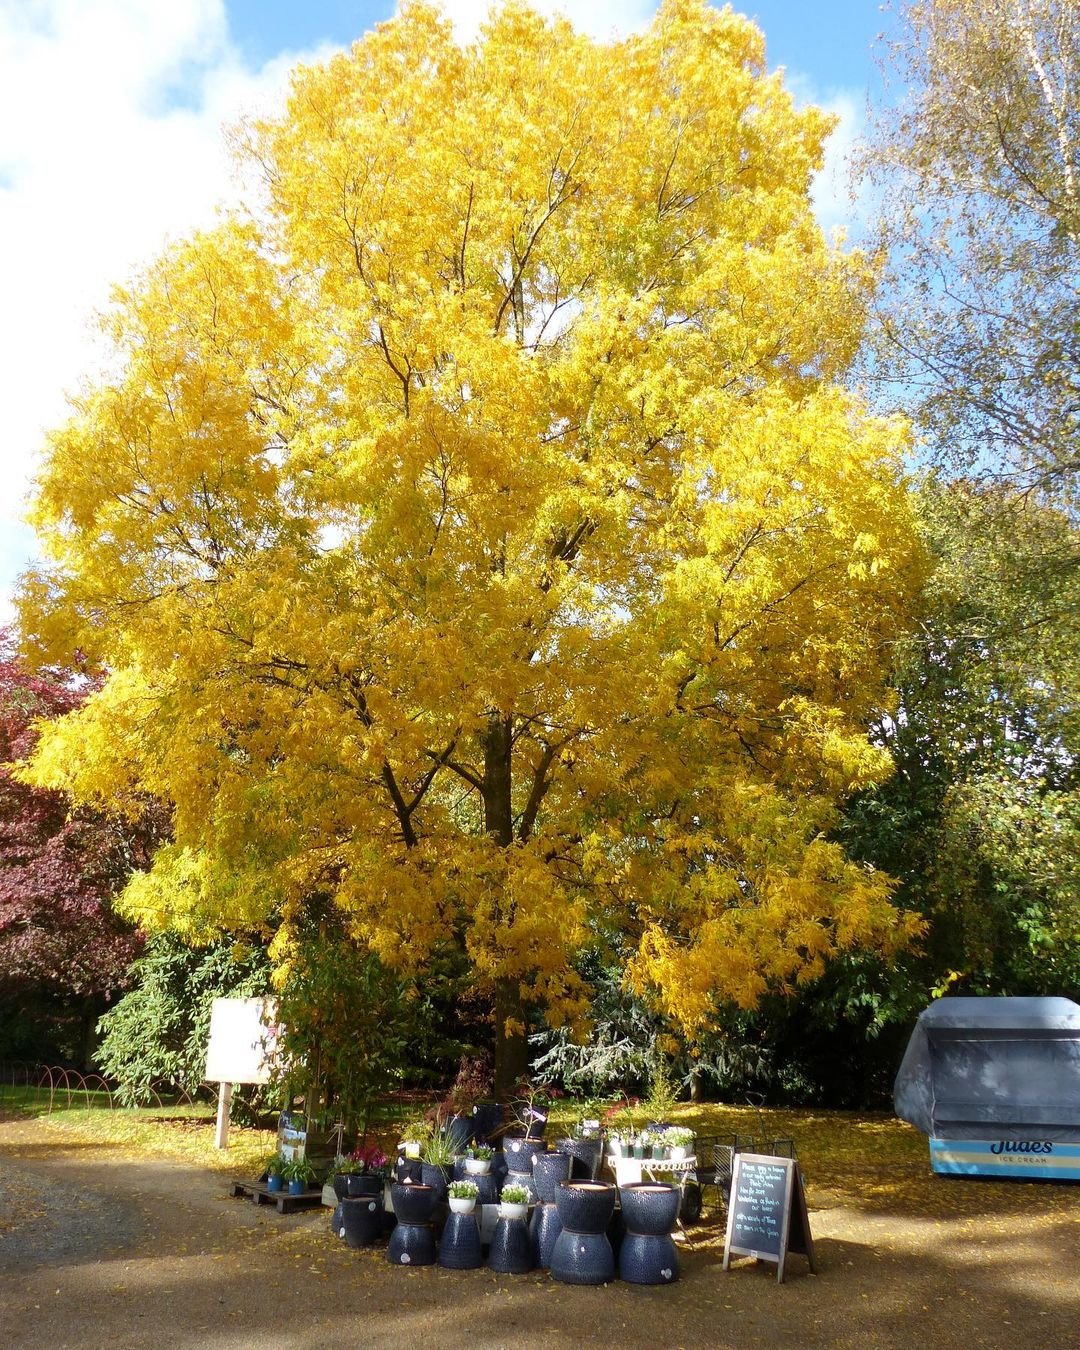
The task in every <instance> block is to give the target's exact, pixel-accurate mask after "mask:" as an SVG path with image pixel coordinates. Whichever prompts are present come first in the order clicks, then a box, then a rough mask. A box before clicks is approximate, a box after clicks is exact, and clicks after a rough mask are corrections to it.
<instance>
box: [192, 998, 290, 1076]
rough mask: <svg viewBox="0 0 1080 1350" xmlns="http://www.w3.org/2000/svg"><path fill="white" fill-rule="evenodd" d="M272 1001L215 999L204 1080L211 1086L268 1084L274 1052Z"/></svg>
mask: <svg viewBox="0 0 1080 1350" xmlns="http://www.w3.org/2000/svg"><path fill="white" fill-rule="evenodd" d="M275 1016H276V1005H275V1002H274V1000H273V999H272V998H216V999H214V1007H213V1009H212V1011H211V1013H210V1046H209V1049H208V1050H207V1052H206V1079H207V1081H208V1082H211V1083H268V1082H269V1081H270V1068H271V1065H272V1062H273V1059H274V1055H275V1051H276V1048H277V1047H276V1038H275V1036H274V1033H273V1031H272V1024H273V1021H274V1018H275Z"/></svg>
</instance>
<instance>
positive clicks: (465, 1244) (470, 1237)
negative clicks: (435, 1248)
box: [439, 1214, 484, 1270]
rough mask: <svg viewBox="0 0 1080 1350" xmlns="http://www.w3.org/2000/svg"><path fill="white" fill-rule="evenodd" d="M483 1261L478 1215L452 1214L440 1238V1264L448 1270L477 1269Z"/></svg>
mask: <svg viewBox="0 0 1080 1350" xmlns="http://www.w3.org/2000/svg"><path fill="white" fill-rule="evenodd" d="M483 1263H484V1261H483V1256H482V1254H481V1252H480V1228H479V1226H478V1225H477V1222H476V1215H475V1214H451V1215H450V1217H449V1218H448V1219H447V1221H446V1226H445V1228H444V1229H443V1231H442V1237H441V1238H440V1239H439V1265H440V1266H445V1267H446V1268H447V1269H448V1270H476V1269H477V1267H479V1266H481V1265H483Z"/></svg>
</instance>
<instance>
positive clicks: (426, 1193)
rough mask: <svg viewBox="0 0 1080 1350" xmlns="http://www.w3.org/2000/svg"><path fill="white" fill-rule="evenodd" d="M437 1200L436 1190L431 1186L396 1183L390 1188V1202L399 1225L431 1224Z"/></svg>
mask: <svg viewBox="0 0 1080 1350" xmlns="http://www.w3.org/2000/svg"><path fill="white" fill-rule="evenodd" d="M435 1200H436V1195H435V1190H434V1188H433V1187H431V1186H424V1185H422V1184H420V1185H418V1184H416V1183H414V1182H408V1183H401V1184H399V1183H397V1182H395V1183H394V1185H393V1186H391V1187H390V1202H391V1204H392V1205H393V1206H394V1213H395V1214H396V1215H397V1220H398V1223H399V1224H403V1223H430V1222H431V1215H432V1212H433V1211H434V1209H435Z"/></svg>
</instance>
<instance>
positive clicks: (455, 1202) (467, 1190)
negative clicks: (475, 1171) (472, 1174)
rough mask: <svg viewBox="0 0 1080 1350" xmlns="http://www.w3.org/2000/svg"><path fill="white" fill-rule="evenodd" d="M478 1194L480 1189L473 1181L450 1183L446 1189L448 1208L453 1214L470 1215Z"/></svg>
mask: <svg viewBox="0 0 1080 1350" xmlns="http://www.w3.org/2000/svg"><path fill="white" fill-rule="evenodd" d="M479 1194H480V1187H479V1186H478V1185H477V1184H476V1182H475V1181H452V1182H451V1183H450V1185H449V1187H448V1188H447V1195H448V1198H449V1200H450V1208H451V1209H452V1210H453V1212H454V1213H455V1214H471V1213H472V1212H473V1210H474V1209H475V1208H476V1197H477V1196H478V1195H479Z"/></svg>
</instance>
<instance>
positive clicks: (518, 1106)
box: [514, 1078, 548, 1139]
mask: <svg viewBox="0 0 1080 1350" xmlns="http://www.w3.org/2000/svg"><path fill="white" fill-rule="evenodd" d="M514 1094H515V1101H514V1117H515V1119H516V1121H517V1124H518V1127H519V1128H520V1129H522V1130H523V1131H524V1134H525V1138H526V1139H543V1137H544V1131H545V1129H546V1128H547V1119H548V1099H547V1097H546V1096H545V1095H544V1093H542V1092H541V1091H540V1089H539V1088H538V1087H537V1086H536V1085H535V1084H534V1083H532V1082H530V1081H529V1080H528V1079H527V1078H523V1079H522V1080H521V1082H520V1083H518V1085H517V1087H516V1088H515V1089H514Z"/></svg>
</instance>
